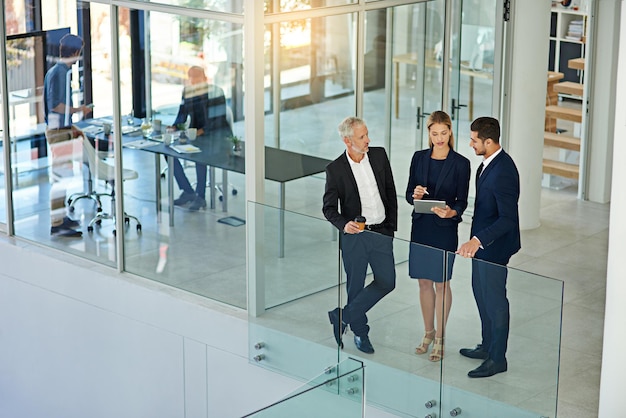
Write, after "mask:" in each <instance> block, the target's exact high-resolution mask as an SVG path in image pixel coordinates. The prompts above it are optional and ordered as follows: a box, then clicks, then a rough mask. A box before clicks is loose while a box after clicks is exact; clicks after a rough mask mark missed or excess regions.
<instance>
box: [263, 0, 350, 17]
mask: <svg viewBox="0 0 626 418" xmlns="http://www.w3.org/2000/svg"><path fill="white" fill-rule="evenodd" d="M351 3H358V0H264V5H265V13H266V14H267V13H279V12H293V11H296V10H309V9H316V8H318V7H328V6H340V5H344V4H351Z"/></svg>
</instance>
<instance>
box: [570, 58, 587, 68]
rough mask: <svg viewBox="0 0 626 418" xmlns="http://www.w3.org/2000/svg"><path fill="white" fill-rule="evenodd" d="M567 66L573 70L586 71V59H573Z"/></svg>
mask: <svg viewBox="0 0 626 418" xmlns="http://www.w3.org/2000/svg"><path fill="white" fill-rule="evenodd" d="M567 66H568V67H569V68H571V69H572V70H584V69H585V59H584V58H573V59H571V60H568V61H567Z"/></svg>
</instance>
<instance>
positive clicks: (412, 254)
mask: <svg viewBox="0 0 626 418" xmlns="http://www.w3.org/2000/svg"><path fill="white" fill-rule="evenodd" d="M444 162H445V160H435V159H432V158H431V159H430V161H429V165H428V183H427V184H426V185H425V186H426V188H427V190H428V191H429V192H430V191H431V190H432V191H434V190H435V189H436V185H437V180H438V179H439V176H440V174H441V170H442V168H443V165H444ZM424 199H433V200H439V199H437V198H436V197H435V196H433V195H425V196H424ZM435 218H438V216H437V215H435V214H434V213H432V214H423V215H421V216H420V217H414V218H413V224H412V227H411V247H410V250H409V276H410V277H412V278H415V279H429V280H432V281H434V282H443V281H444V277H445V276H444V270H446V269H445V268H444V266H445V264H447V265H448V268H447V270H448V272H447V277H448V279H447V280H449V279H450V278H451V277H452V264H453V262H454V252H455V251H456V249H457V247H458V241H459V239H458V233H457V228H454V227H442V226H440V225H437V224H436V223H435ZM416 243H417V244H422V245H416ZM431 247H434V248H431ZM443 250H447V251H450V252H451V254H450V253H447V259H448V262H447V263H446V251H443Z"/></svg>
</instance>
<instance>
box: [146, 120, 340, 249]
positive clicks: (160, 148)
mask: <svg viewBox="0 0 626 418" xmlns="http://www.w3.org/2000/svg"><path fill="white" fill-rule="evenodd" d="M230 134H231V131H230V128H228V127H226V128H221V129H216V130H213V131H211V132H210V133H209V134H205V135H202V136H199V137H198V138H197V139H196V140H195V141H192V142H190V143H191V144H193V145H195V146H197V147H198V148H200V150H201V151H200V152H196V153H189V154H179V153H178V152H176V151H174V150H173V149H172V148H170V147H169V146H166V145H165V144H163V143H155V145H154V146H149V147H145V148H141V149H142V150H143V151H148V152H152V153H154V154H155V155H156V157H157V160H158V158H159V156H160V155H164V156H165V157H166V158H167V163H168V167H169V169H168V170H167V179H168V180H167V187H168V198H169V205H168V206H169V208H168V212H169V217H170V226H174V195H173V190H174V180H173V178H174V175H173V173H174V168H173V162H174V158H180V159H183V160H188V161H193V162H195V163H201V164H206V165H207V166H209V168H210V170H211V175H210V176H209V177H210V187H211V195H210V205H211V208H214V207H215V175H214V174H215V171H214V170H215V168H219V169H222V170H223V173H222V181H223V184H224V185H226V184H228V177H227V175H228V174H227V172H228V171H233V172H235V173H241V174H245V168H246V167H245V159H244V158H243V157H236V156H233V155H232V152H231V150H232V143H231V142H230V141H229V140H228V139H227V138H228V137H229V136H230ZM135 139H136V138H135ZM244 151H245V150H244ZM328 163H330V160H326V159H324V158H319V157H313V156H310V155H305V154H300V153H297V152H291V151H285V150H282V149H278V148H272V147H268V146H266V147H265V178H266V179H267V180H272V181H276V182H278V183H279V184H280V204H279V206H280V209H281V211H280V226H279V228H280V234H279V236H280V247H279V251H280V257H282V256H283V255H284V228H285V219H284V209H285V183H287V182H288V181H291V180H296V179H300V178H303V177H308V176H311V175H313V174H318V173H321V172H323V171H325V169H326V165H328ZM159 171H160V170H159V168H158V164H157V176H159V175H160V173H159ZM159 184H160V182H159V181H158V177H157V188H158V185H159ZM157 197H158V199H157V202H158V201H160V191H157ZM157 204H158V203H157ZM222 204H223V207H222V210H223V211H227V205H228V193H223V201H222Z"/></svg>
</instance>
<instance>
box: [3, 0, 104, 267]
mask: <svg viewBox="0 0 626 418" xmlns="http://www.w3.org/2000/svg"><path fill="white" fill-rule="evenodd" d="M49 6H50V7H49V8H48V9H46V10H49V11H51V10H54V11H55V12H51V13H46V14H45V15H44V16H43V27H44V28H45V30H44V31H36V32H30V33H27V34H18V35H10V36H9V37H8V39H7V45H10V48H11V50H12V54H13V56H15V57H16V59H15V60H14V61H12V65H11V69H10V70H9V71H10V72H11V76H10V80H11V81H10V87H9V90H10V92H11V97H12V98H13V100H12V111H11V132H10V135H11V146H12V150H11V151H12V155H11V157H12V159H11V169H12V173H13V202H14V213H15V231H16V234H17V235H19V236H22V237H25V238H28V239H32V240H35V241H37V242H40V243H44V244H47V245H51V246H54V247H57V248H60V249H62V250H64V251H68V252H72V253H75V254H79V255H83V256H87V257H89V258H93V259H96V260H99V261H101V262H103V263H108V264H111V265H114V264H115V249H114V248H115V247H114V246H113V245H112V244H113V243H114V237H113V236H112V235H110V236H108V237H104V238H103V239H102V240H100V241H92V240H89V241H86V240H83V239H82V237H81V236H80V230H81V229H82V230H84V229H85V227H86V225H87V224H88V223H89V221H90V220H91V219H92V218H93V217H94V216H95V214H96V212H97V209H99V208H102V207H103V205H107V206H106V207H107V209H108V200H107V198H106V197H104V196H102V199H100V198H97V197H96V195H95V194H91V192H92V191H95V190H98V191H105V190H108V193H110V190H111V182H108V181H107V180H108V179H107V178H106V176H102V175H99V176H96V175H94V173H91V172H90V167H92V168H93V165H90V164H89V162H88V154H87V152H86V151H85V149H86V148H87V147H86V146H84V145H85V144H86V143H87V142H88V141H83V138H84V137H87V135H81V134H80V133H79V132H78V131H77V130H76V129H74V130H70V129H67V128H66V127H68V126H69V125H72V124H75V125H76V126H77V127H78V128H81V127H85V126H86V124H85V122H84V121H85V120H86V119H88V118H90V117H91V116H92V114H93V112H94V111H95V112H96V113H97V112H98V111H100V110H102V111H106V109H105V108H106V106H107V105H106V104H107V103H111V101H112V100H111V82H110V79H108V78H107V77H106V75H105V74H101V73H96V72H94V71H92V51H93V48H92V47H93V42H92V36H94V35H96V33H95V32H94V33H92V32H91V29H92V28H94V27H95V26H96V25H93V24H92V16H93V15H92V14H91V11H90V8H89V5H88V4H83V3H79V4H77V3H76V2H72V1H68V2H64V3H63V4H62V7H61V8H59V7H57V5H56V4H55V5H54V7H53V6H52V5H49ZM57 11H58V12H57ZM31 23H32V22H31ZM94 39H95V40H96V43H97V38H96V37H95V36H94ZM104 59H105V61H106V59H107V58H104ZM94 86H95V88H94ZM44 97H45V98H46V99H47V100H46V101H45V103H44ZM94 102H97V103H95V104H96V109H98V107H97V106H98V104H99V105H100V106H101V109H98V110H93V109H92V108H91V107H88V106H87V105H91V104H94ZM89 138H90V139H91V140H92V142H93V137H92V136H91V137H89ZM107 145H108V143H106V142H102V143H101V144H100V146H102V147H103V148H101V149H100V151H102V152H103V153H104V155H102V156H101V157H102V158H107V155H106V153H107ZM102 164H103V165H102V167H106V165H105V163H104V162H103V163H102ZM93 169H94V170H95V168H93ZM79 197H80V198H79ZM83 198H85V199H83ZM85 232H86V231H85ZM102 244H109V245H104V246H103V245H102Z"/></svg>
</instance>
